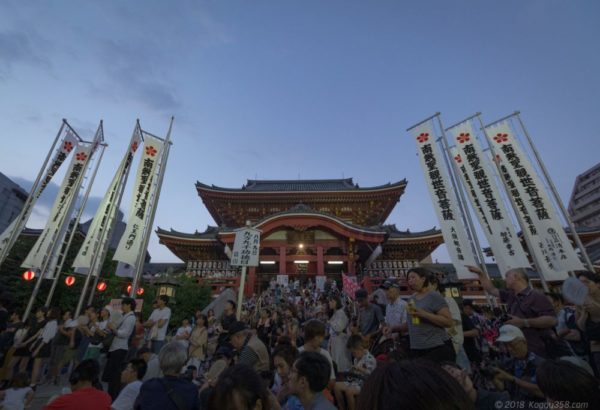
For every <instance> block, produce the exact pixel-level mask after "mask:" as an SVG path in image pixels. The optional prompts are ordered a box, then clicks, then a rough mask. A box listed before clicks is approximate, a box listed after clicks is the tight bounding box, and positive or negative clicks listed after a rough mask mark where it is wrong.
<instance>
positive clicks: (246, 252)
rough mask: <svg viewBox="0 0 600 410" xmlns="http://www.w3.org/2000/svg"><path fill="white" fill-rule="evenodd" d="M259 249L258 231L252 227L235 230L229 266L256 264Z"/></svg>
mask: <svg viewBox="0 0 600 410" xmlns="http://www.w3.org/2000/svg"><path fill="white" fill-rule="evenodd" d="M259 251H260V231H259V230H258V229H254V228H243V229H240V230H239V231H237V232H236V234H235V242H234V243H233V252H232V255H231V266H258V254H259Z"/></svg>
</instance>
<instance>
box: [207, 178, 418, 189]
mask: <svg viewBox="0 0 600 410" xmlns="http://www.w3.org/2000/svg"><path fill="white" fill-rule="evenodd" d="M406 183H407V181H406V179H403V180H401V181H398V182H394V183H389V182H388V183H387V184H384V185H379V186H374V187H367V188H361V187H360V186H359V185H358V184H355V183H354V182H353V181H352V178H344V179H299V180H294V179H289V180H285V179H282V180H258V179H249V180H248V181H247V183H246V184H245V185H243V186H242V187H241V188H223V187H219V186H216V185H207V184H204V183H202V182H200V181H197V182H196V188H209V189H214V190H218V191H231V192H331V191H370V190H377V189H383V188H391V187H395V186H402V185H406Z"/></svg>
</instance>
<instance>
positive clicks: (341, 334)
mask: <svg viewBox="0 0 600 410" xmlns="http://www.w3.org/2000/svg"><path fill="white" fill-rule="evenodd" d="M329 309H330V310H331V311H332V312H333V315H332V316H331V318H330V319H329V322H328V324H329V352H330V353H331V359H332V360H333V361H334V362H335V363H336V364H337V369H338V371H339V372H346V371H348V369H349V368H350V366H351V363H350V355H349V353H348V350H347V349H346V343H347V342H348V333H346V330H347V328H348V325H349V323H350V321H349V320H348V316H347V315H346V312H344V305H343V304H342V299H341V298H340V297H339V296H334V297H332V298H331V299H330V300H329Z"/></svg>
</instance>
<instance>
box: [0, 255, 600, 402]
mask: <svg viewBox="0 0 600 410" xmlns="http://www.w3.org/2000/svg"><path fill="white" fill-rule="evenodd" d="M470 270H471V271H472V272H475V273H477V274H478V275H479V276H480V281H481V283H482V285H483V287H484V289H485V290H486V292H487V293H488V294H489V295H490V296H491V297H492V299H491V300H495V301H497V302H498V306H490V305H479V304H475V303H473V301H472V300H460V299H458V300H456V299H455V298H453V297H450V296H448V295H447V294H446V292H445V291H444V282H445V281H444V278H443V277H442V276H441V275H439V274H436V273H434V272H432V271H430V270H428V269H425V268H420V267H414V268H411V269H410V270H409V272H408V275H407V278H406V279H407V283H408V286H409V288H410V291H411V292H410V295H402V291H401V284H400V283H399V282H398V281H396V280H394V279H392V278H390V279H387V280H386V281H385V282H383V284H382V285H381V288H380V289H377V290H375V291H373V292H371V293H370V294H369V292H367V290H365V289H362V288H361V289H359V290H357V291H356V292H354V294H348V293H346V292H345V291H344V289H340V288H339V287H338V286H337V284H336V282H334V281H328V282H327V283H326V284H325V286H324V287H322V288H321V289H319V288H318V287H317V286H316V283H315V282H312V281H311V280H308V281H307V282H306V283H303V284H300V283H299V282H298V281H296V282H293V283H292V284H290V285H283V284H278V283H276V282H272V283H271V284H270V286H269V288H268V289H267V290H265V291H263V292H262V293H261V294H260V295H255V296H253V297H251V298H247V299H246V300H245V301H244V302H243V306H242V307H241V312H242V313H241V315H240V317H239V318H238V317H237V315H236V311H237V308H238V307H237V306H236V303H235V301H233V300H228V301H226V303H225V304H224V308H223V312H222V314H219V315H218V317H217V315H215V313H214V310H212V309H209V310H208V311H207V312H206V315H205V314H204V313H203V312H202V311H201V310H198V311H197V312H196V314H195V315H194V317H190V318H186V319H184V320H183V321H182V323H171V307H169V298H168V297H166V296H159V297H158V298H157V300H156V302H155V304H156V305H155V309H154V310H153V312H152V314H151V315H150V317H149V318H148V319H147V320H143V318H142V317H141V316H140V315H139V314H138V313H136V302H135V300H133V299H131V298H127V297H125V298H123V299H122V301H121V308H120V309H119V310H113V309H110V308H108V307H105V308H102V309H99V310H98V309H96V308H95V307H93V306H90V307H88V308H87V309H86V310H85V313H84V314H82V315H81V316H80V317H76V318H75V317H73V315H72V313H71V312H70V311H66V312H60V310H59V309H58V308H55V307H53V308H50V309H46V308H39V309H38V310H37V311H36V312H35V315H34V317H32V318H31V319H30V320H27V321H25V322H23V321H22V320H21V313H20V311H19V310H18V309H17V310H11V309H10V307H9V306H3V305H2V302H1V301H0V331H1V333H0V354H1V355H2V357H1V359H2V363H3V367H2V368H1V369H0V380H2V390H1V391H0V398H1V399H2V400H3V404H2V406H3V407H1V408H3V409H6V410H9V409H23V408H26V407H27V406H28V405H29V404H30V403H31V401H32V400H33V399H34V396H35V392H36V388H37V386H38V385H39V384H42V383H54V384H57V385H63V384H65V383H67V382H68V386H69V387H68V388H65V389H63V392H62V394H60V395H57V396H56V397H53V398H51V399H50V400H49V402H48V403H47V404H46V405H45V408H46V409H92V410H93V409H119V410H120V409H161V410H167V409H176V410H183V409H190V410H191V409H215V410H216V409H218V410H221V409H223V410H227V409H232V410H233V409H235V410H246V409H248V410H250V409H252V410H254V409H256V410H259V409H260V410H273V409H287V410H297V409H305V410H329V409H349V410H354V409H360V410H386V409H499V408H518V409H522V408H589V409H598V408H600V387H599V379H598V376H599V371H600V275H598V274H595V273H592V272H580V273H579V274H578V278H579V280H580V281H581V282H582V283H583V284H584V285H585V286H586V287H587V289H588V297H587V299H586V300H585V303H583V304H582V305H581V306H572V305H571V306H569V305H568V304H567V303H566V302H565V300H563V298H562V296H561V295H560V294H558V293H552V294H544V293H542V292H540V291H538V290H536V289H534V288H533V287H532V286H531V284H530V283H529V278H528V276H527V274H526V272H525V271H524V270H521V269H514V270H511V271H510V272H507V274H506V280H505V288H504V289H498V288H496V287H495V286H494V285H493V284H492V282H490V280H489V279H488V278H487V277H486V276H485V275H484V274H483V273H482V272H481V271H480V270H479V269H478V268H476V267H470ZM219 310H220V309H219ZM544 406H546V407H544Z"/></svg>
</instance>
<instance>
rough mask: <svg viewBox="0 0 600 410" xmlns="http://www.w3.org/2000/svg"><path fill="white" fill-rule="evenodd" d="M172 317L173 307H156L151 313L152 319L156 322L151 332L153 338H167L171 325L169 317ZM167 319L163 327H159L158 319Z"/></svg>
mask: <svg viewBox="0 0 600 410" xmlns="http://www.w3.org/2000/svg"><path fill="white" fill-rule="evenodd" d="M170 318H171V309H169V308H168V307H164V308H162V309H154V311H153V312H152V314H151V315H150V320H152V321H154V322H156V323H155V324H154V326H152V331H151V332H150V334H151V335H152V340H158V341H161V340H165V337H166V336H167V328H168V327H169V319H170ZM162 319H165V320H166V321H167V322H166V323H165V325H164V326H163V327H158V321H159V320H162Z"/></svg>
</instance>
